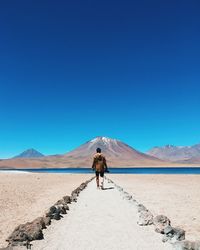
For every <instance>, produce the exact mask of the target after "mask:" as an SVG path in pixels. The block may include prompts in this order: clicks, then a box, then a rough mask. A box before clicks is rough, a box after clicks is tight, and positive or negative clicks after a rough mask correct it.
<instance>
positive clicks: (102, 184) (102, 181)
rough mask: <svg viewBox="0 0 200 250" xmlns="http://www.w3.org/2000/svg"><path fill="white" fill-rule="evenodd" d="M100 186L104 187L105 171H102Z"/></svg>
mask: <svg viewBox="0 0 200 250" xmlns="http://www.w3.org/2000/svg"><path fill="white" fill-rule="evenodd" d="M100 178H101V179H100V180H101V181H100V187H101V189H104V172H101V173H100Z"/></svg>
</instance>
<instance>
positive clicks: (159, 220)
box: [153, 215, 170, 234]
mask: <svg viewBox="0 0 200 250" xmlns="http://www.w3.org/2000/svg"><path fill="white" fill-rule="evenodd" d="M153 224H154V226H155V231H156V232H157V233H161V234H164V229H165V228H166V227H167V226H170V220H169V219H168V218H167V217H166V216H165V215H157V216H156V217H154V219H153Z"/></svg>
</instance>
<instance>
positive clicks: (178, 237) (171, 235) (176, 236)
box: [162, 226, 185, 243]
mask: <svg viewBox="0 0 200 250" xmlns="http://www.w3.org/2000/svg"><path fill="white" fill-rule="evenodd" d="M184 239H185V231H184V230H183V229H181V228H178V227H177V228H174V227H171V226H167V227H165V228H164V236H163V239H162V241H163V242H166V241H170V242H171V243H173V242H176V241H182V240H184Z"/></svg>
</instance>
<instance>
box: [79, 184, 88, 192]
mask: <svg viewBox="0 0 200 250" xmlns="http://www.w3.org/2000/svg"><path fill="white" fill-rule="evenodd" d="M86 187H87V184H85V183H82V184H81V185H80V186H79V188H80V190H81V191H82V190H83V189H85V188H86Z"/></svg>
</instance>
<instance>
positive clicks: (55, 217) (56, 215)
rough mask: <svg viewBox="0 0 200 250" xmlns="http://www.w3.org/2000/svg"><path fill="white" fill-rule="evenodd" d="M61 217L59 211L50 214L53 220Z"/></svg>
mask: <svg viewBox="0 0 200 250" xmlns="http://www.w3.org/2000/svg"><path fill="white" fill-rule="evenodd" d="M61 218H62V216H61V215H60V214H59V213H55V214H53V215H52V219H53V220H60V219H61Z"/></svg>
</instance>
